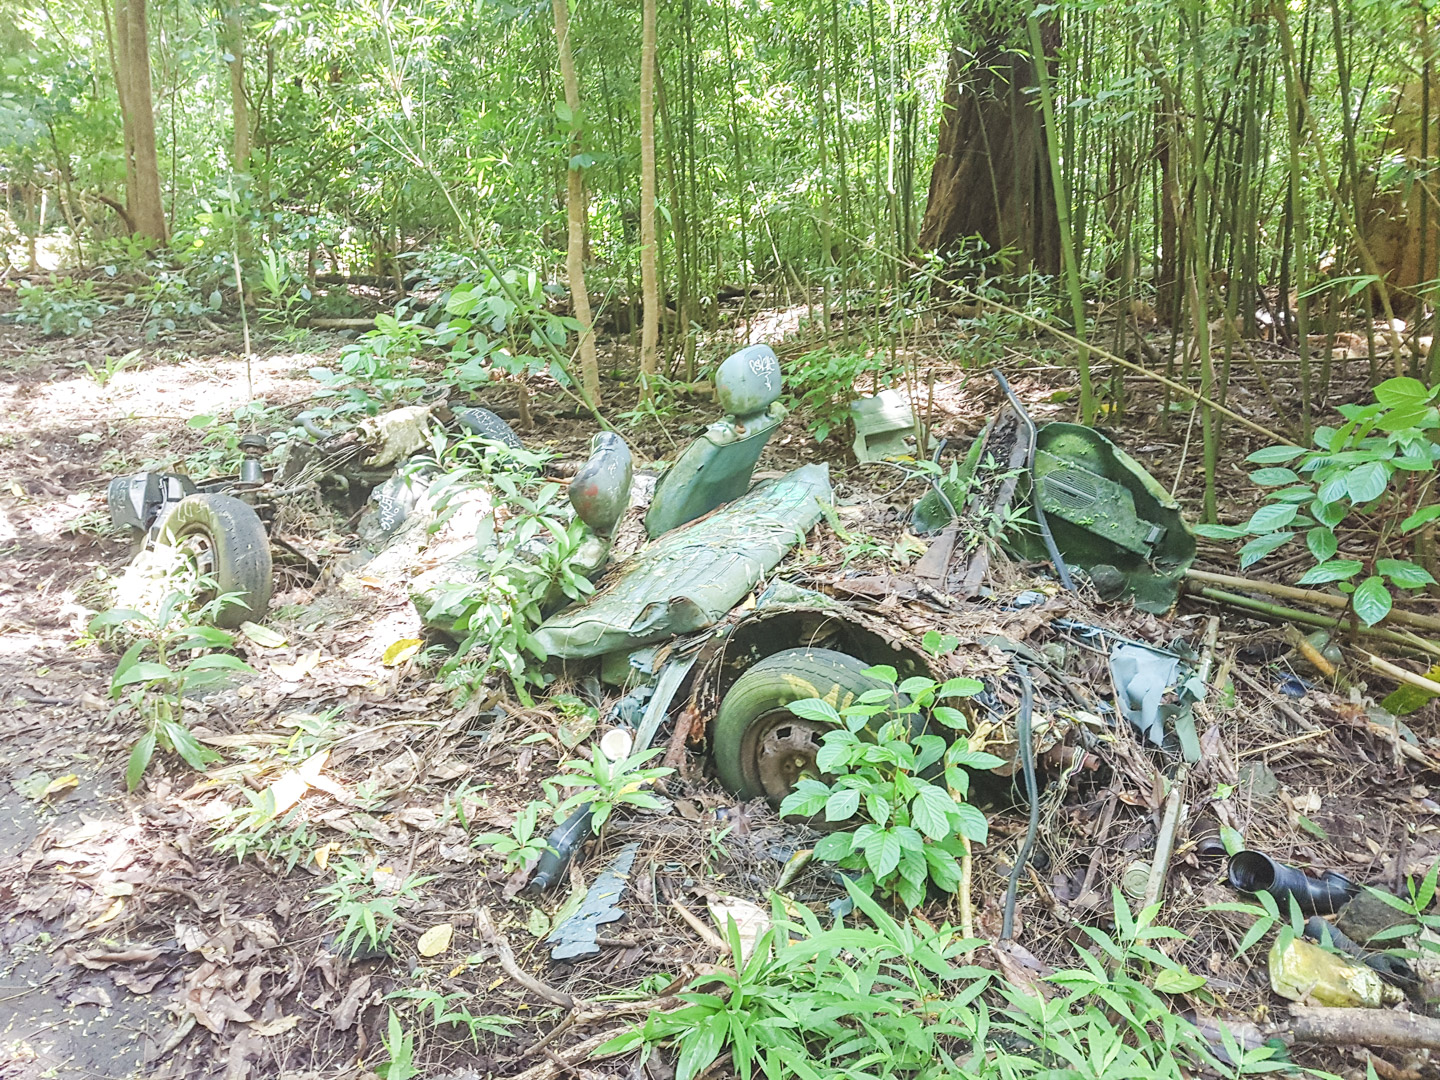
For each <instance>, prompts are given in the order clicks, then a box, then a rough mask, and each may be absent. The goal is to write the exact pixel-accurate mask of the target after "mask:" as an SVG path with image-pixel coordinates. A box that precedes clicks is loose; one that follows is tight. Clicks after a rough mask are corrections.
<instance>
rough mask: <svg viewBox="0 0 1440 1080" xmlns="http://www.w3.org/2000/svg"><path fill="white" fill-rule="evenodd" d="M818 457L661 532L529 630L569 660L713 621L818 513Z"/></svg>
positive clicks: (823, 492)
mask: <svg viewBox="0 0 1440 1080" xmlns="http://www.w3.org/2000/svg"><path fill="white" fill-rule="evenodd" d="M830 497H831V493H830V474H829V470H828V469H827V468H826V467H825V466H824V465H802V466H801V467H800V468H798V469H795V470H794V471H793V472H790V473H787V474H786V475H785V476H782V477H781V478H780V479H778V480H775V481H773V482H771V483H768V484H764V485H762V486H760V487H757V488H755V489H754V490H753V491H751V492H750V493H749V494H747V495H745V496H744V497H742V498H740V499H737V500H736V501H735V502H733V503H731V504H730V505H729V506H726V507H724V508H723V509H721V510H717V511H716V512H715V513H713V514H711V515H710V516H708V517H706V518H704V519H702V520H700V521H698V522H695V523H694V524H692V525H689V526H686V527H682V528H680V529H677V530H675V531H673V532H670V533H667V534H666V535H665V536H662V537H661V538H660V539H659V540H657V541H655V543H653V544H651V545H650V547H648V548H646V549H645V550H643V551H641V552H640V553H639V554H638V555H636V556H635V557H634V558H633V559H631V560H630V561H629V562H628V563H627V564H626V565H625V566H624V567H622V568H621V570H620V572H619V574H618V575H617V576H616V578H615V579H614V580H613V581H612V582H611V583H610V584H609V585H607V586H606V587H605V588H603V589H601V590H600V591H599V592H597V593H596V594H595V595H594V596H592V597H591V598H590V599H589V600H588V601H587V602H586V603H584V604H582V605H580V606H579V607H575V608H571V609H569V610H568V611H563V612H561V613H560V614H559V615H555V616H552V617H551V618H549V619H547V620H546V621H545V622H544V623H543V624H542V625H541V626H540V628H539V629H538V630H536V631H535V634H534V637H535V641H536V643H537V644H538V645H539V646H540V647H541V648H542V649H543V650H544V651H545V652H546V653H548V654H549V655H551V656H559V657H562V658H564V659H567V660H574V659H580V658H584V657H591V656H600V655H602V654H604V653H608V652H614V651H616V650H618V649H633V648H636V647H638V646H641V645H649V644H651V643H652V642H656V641H661V640H663V639H665V638H667V637H673V636H675V635H677V634H686V633H690V632H691V631H693V630H702V629H705V628H706V627H709V626H713V625H714V624H715V623H717V622H719V621H720V619H722V618H723V617H724V616H725V615H726V614H727V613H729V611H730V610H731V608H733V607H734V606H735V605H736V604H738V603H739V602H740V601H741V600H742V599H743V598H744V597H745V594H746V593H748V592H749V591H750V590H751V589H753V588H754V587H755V586H756V585H757V584H759V582H760V581H761V579H762V578H764V576H765V575H766V574H767V573H768V572H769V571H770V570H772V569H774V568H775V566H777V565H778V564H779V562H780V560H781V559H783V558H784V557H785V555H786V554H787V553H788V552H789V551H790V549H791V548H793V547H794V546H795V545H796V544H798V543H800V541H801V540H803V539H804V537H805V534H806V533H807V532H808V531H809V530H810V529H811V528H812V527H814V525H815V524H816V523H817V522H818V521H819V520H820V516H821V510H820V507H821V505H822V503H828V502H829V501H830Z"/></svg>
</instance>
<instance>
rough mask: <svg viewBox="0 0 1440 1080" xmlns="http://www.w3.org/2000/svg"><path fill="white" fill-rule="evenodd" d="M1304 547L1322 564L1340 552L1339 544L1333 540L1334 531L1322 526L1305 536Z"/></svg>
mask: <svg viewBox="0 0 1440 1080" xmlns="http://www.w3.org/2000/svg"><path fill="white" fill-rule="evenodd" d="M1305 546H1306V547H1308V548H1309V549H1310V554H1311V555H1314V556H1315V558H1316V559H1318V560H1319V561H1320V562H1324V561H1325V560H1326V559H1328V558H1330V557H1331V556H1332V555H1334V554H1335V553H1336V552H1337V551H1339V550H1340V542H1339V541H1338V540H1336V539H1335V531H1334V530H1333V529H1330V528H1327V527H1326V526H1324V525H1321V526H1318V527H1316V528H1314V529H1311V530H1310V531H1309V532H1307V533H1306V534H1305Z"/></svg>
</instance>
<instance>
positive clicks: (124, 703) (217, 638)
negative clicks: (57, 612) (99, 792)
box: [89, 593, 253, 791]
mask: <svg viewBox="0 0 1440 1080" xmlns="http://www.w3.org/2000/svg"><path fill="white" fill-rule="evenodd" d="M225 599H226V598H224V597H221V598H217V601H218V602H223V601H224V600H225ZM182 600H183V596H182V595H181V594H179V593H172V594H171V596H170V598H169V599H167V601H166V603H165V604H164V605H162V608H161V610H160V612H159V613H158V614H157V615H156V616H154V617H152V616H149V615H145V614H143V613H142V612H139V611H135V610H132V609H129V608H112V609H111V610H109V611H105V612H102V613H101V614H99V615H97V616H95V618H94V619H92V620H90V625H89V631H90V633H92V634H97V633H100V632H102V631H105V630H107V629H110V628H118V627H122V626H127V627H138V628H141V629H142V630H145V631H148V634H145V635H142V636H139V637H137V638H136V639H135V640H134V641H133V642H132V643H131V644H130V646H129V648H127V649H126V650H125V652H124V654H123V655H122V656H121V657H120V661H119V663H117V664H116V665H115V672H114V674H113V675H112V676H111V678H110V698H111V700H113V701H116V702H117V703H118V704H117V705H116V706H115V707H114V708H113V709H112V710H111V713H110V715H111V716H112V717H113V716H116V715H118V714H121V713H124V712H127V711H128V712H132V713H134V714H135V715H136V716H138V717H139V718H140V720H141V721H142V723H143V724H144V726H145V732H144V734H143V735H141V736H140V739H139V740H138V741H137V742H136V743H135V745H134V747H133V748H132V749H131V751H130V757H129V760H128V761H127V763H126V766H125V786H126V788H127V789H129V790H130V791H134V790H135V788H136V787H138V786H139V784H140V781H141V779H142V778H143V777H144V775H145V771H146V770H147V769H148V768H149V767H150V762H151V759H152V758H153V757H154V756H155V750H156V748H157V747H158V748H159V749H162V750H165V751H167V752H169V753H174V754H177V755H179V756H180V758H181V759H182V760H183V761H184V762H185V764H187V765H189V766H190V767H191V768H192V769H198V770H201V771H203V770H204V769H205V768H206V766H208V765H209V764H210V763H211V762H214V761H218V760H219V759H220V755H219V754H217V753H216V752H215V751H213V750H211V749H209V748H208V747H206V746H204V745H202V744H201V743H200V742H199V741H198V740H197V739H196V738H195V736H194V735H193V734H191V732H190V728H189V727H188V726H187V725H186V723H185V692H186V691H187V690H195V689H200V688H202V687H205V686H212V685H214V684H215V683H217V682H220V681H222V680H224V679H225V678H227V677H228V676H227V673H234V672H240V673H249V674H253V669H252V668H251V667H250V666H249V665H248V664H246V663H245V661H243V660H241V659H240V658H239V657H238V656H233V655H231V654H230V653H224V652H210V651H208V650H211V649H228V648H231V647H233V646H234V644H235V638H234V635H232V634H230V633H228V632H227V631H225V630H220V629H217V628H216V627H214V626H205V625H201V624H199V623H198V622H197V623H188V622H178V624H177V620H176V619H175V615H176V613H177V610H178V607H179V604H180V602H181V601H182ZM217 601H212V602H211V603H212V604H214V603H217ZM207 607H208V605H207ZM202 614H203V611H202Z"/></svg>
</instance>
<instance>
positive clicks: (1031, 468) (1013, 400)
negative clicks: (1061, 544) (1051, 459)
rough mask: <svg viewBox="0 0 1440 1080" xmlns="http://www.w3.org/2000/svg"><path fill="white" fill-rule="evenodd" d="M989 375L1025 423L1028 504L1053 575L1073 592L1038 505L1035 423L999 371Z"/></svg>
mask: <svg viewBox="0 0 1440 1080" xmlns="http://www.w3.org/2000/svg"><path fill="white" fill-rule="evenodd" d="M990 374H992V375H994V376H995V381H996V382H998V383H999V384H1000V389H1001V390H1004V391H1005V396H1006V397H1007V398H1008V399H1009V400H1010V407H1011V408H1012V409H1014V410H1015V413H1016V415H1017V416H1019V417H1020V419H1021V420H1023V421H1024V422H1025V428H1026V430H1027V431H1029V432H1030V447H1029V449H1028V450H1026V451H1025V472H1026V473H1027V474H1028V475H1029V477H1030V503H1031V505H1032V506H1034V508H1035V523H1036V524H1037V525H1039V526H1040V538H1041V539H1042V540H1044V541H1045V550H1046V551H1047V552H1049V553H1050V561H1051V562H1052V563H1054V565H1055V575H1056V576H1057V577H1058V578H1059V579H1060V584H1061V585H1062V586H1064V588H1065V591H1066V592H1074V591H1075V581H1074V579H1072V578H1071V577H1070V568H1069V567H1068V566H1066V565H1065V560H1064V559H1063V558H1061V557H1060V549H1059V548H1058V547H1056V545H1055V537H1054V536H1053V535H1052V534H1051V532H1050V522H1049V521H1048V520H1047V519H1046V517H1045V509H1044V508H1043V507H1042V506H1041V505H1040V489H1039V485H1038V484H1036V482H1035V442H1036V440H1037V439H1038V438H1039V432H1038V431H1037V430H1036V428H1035V421H1034V420H1032V419H1030V414H1029V413H1028V412H1026V411H1025V406H1024V405H1021V404H1020V399H1019V398H1018V397H1016V396H1015V391H1014V390H1012V389H1010V383H1009V382H1008V381H1007V380H1006V378H1005V376H1004V375H1002V374H1000V371H999V369H995V370H993V371H991V373H990Z"/></svg>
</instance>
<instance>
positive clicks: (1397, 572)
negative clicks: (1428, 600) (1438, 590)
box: [1375, 559, 1435, 589]
mask: <svg viewBox="0 0 1440 1080" xmlns="http://www.w3.org/2000/svg"><path fill="white" fill-rule="evenodd" d="M1375 572H1376V573H1377V574H1380V575H1381V576H1383V577H1387V578H1389V579H1390V580H1391V581H1392V582H1394V583H1395V584H1396V585H1398V586H1400V588H1402V589H1423V588H1424V587H1425V586H1426V585H1434V584H1435V579H1434V578H1433V577H1431V576H1430V571H1429V570H1426V569H1425V568H1424V567H1423V566H1417V565H1415V563H1413V562H1402V561H1401V560H1400V559H1377V560H1376V562H1375Z"/></svg>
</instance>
